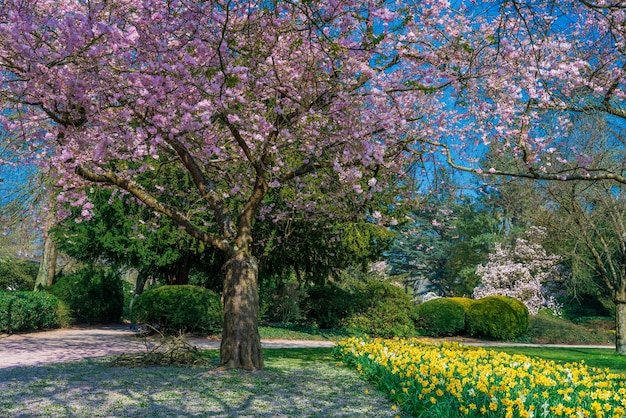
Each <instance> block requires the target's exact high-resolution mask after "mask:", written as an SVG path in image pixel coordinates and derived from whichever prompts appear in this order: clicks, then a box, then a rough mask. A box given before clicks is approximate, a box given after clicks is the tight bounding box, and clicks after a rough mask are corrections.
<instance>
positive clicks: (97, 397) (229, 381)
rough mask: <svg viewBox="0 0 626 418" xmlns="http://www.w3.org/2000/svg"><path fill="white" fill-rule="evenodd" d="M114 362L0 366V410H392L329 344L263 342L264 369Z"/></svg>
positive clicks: (246, 413)
mask: <svg viewBox="0 0 626 418" xmlns="http://www.w3.org/2000/svg"><path fill="white" fill-rule="evenodd" d="M206 355H207V356H209V357H210V358H211V359H212V360H213V366H211V367H200V368H173V367H145V368H143V367H142V368H126V367H111V359H110V358H98V359H91V360H86V361H81V362H75V363H63V364H56V365H47V366H42V367H21V368H14V369H5V370H0V393H1V394H2V395H1V397H0V416H2V417H17V416H19V417H36V416H46V417H65V416H73V417H93V416H124V417H146V416H150V417H173V416H212V417H252V416H254V417H263V416H267V417H335V416H336V417H362V416H377V417H385V416H389V417H394V416H396V415H397V412H396V411H394V410H393V409H392V403H391V401H389V400H388V399H387V398H385V396H384V394H382V393H381V392H380V391H378V390H377V389H375V388H374V387H373V386H372V385H371V384H368V383H366V382H364V381H363V380H361V379H359V377H358V375H357V374H356V373H354V372H353V371H350V370H347V369H345V368H341V367H337V365H336V362H335V360H333V357H332V355H331V349H325V348H311V349H266V350H264V356H265V370H263V371H260V372H245V371H241V370H226V371H220V370H218V369H217V361H218V356H219V353H218V351H217V350H209V351H206Z"/></svg>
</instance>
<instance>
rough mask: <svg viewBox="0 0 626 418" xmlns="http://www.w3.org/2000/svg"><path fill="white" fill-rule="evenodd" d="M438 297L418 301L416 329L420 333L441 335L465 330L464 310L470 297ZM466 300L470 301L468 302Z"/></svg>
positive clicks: (455, 333) (434, 335)
mask: <svg viewBox="0 0 626 418" xmlns="http://www.w3.org/2000/svg"><path fill="white" fill-rule="evenodd" d="M459 299H464V298H438V299H432V300H429V301H428V302H423V303H420V304H419V305H417V306H416V307H415V311H416V314H417V329H418V331H419V332H420V334H422V335H428V336H431V337H442V336H450V335H459V334H462V333H463V331H465V311H466V306H467V307H468V308H469V306H470V305H471V302H472V300H471V299H464V301H463V302H461V301H459ZM466 301H470V302H469V303H468V302H466Z"/></svg>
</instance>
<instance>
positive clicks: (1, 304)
mask: <svg viewBox="0 0 626 418" xmlns="http://www.w3.org/2000/svg"><path fill="white" fill-rule="evenodd" d="M69 322H70V318H69V309H68V308H67V306H66V305H65V304H64V303H63V302H62V301H60V300H59V299H58V298H56V297H55V296H53V295H50V294H48V293H45V292H32V291H31V292H0V332H6V333H12V332H16V331H34V330H38V329H50V328H59V327H65V326H68V325H69Z"/></svg>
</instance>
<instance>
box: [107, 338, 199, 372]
mask: <svg viewBox="0 0 626 418" xmlns="http://www.w3.org/2000/svg"><path fill="white" fill-rule="evenodd" d="M145 338H146V339H145V345H146V351H145V352H141V353H123V354H120V355H119V356H117V357H115V358H114V359H113V365H114V366H118V367H147V366H175V367H193V366H209V365H210V363H211V361H210V359H208V358H206V357H204V356H203V355H202V351H201V350H199V349H198V348H197V347H195V346H193V345H191V344H189V343H188V342H187V341H186V340H185V335H184V334H182V333H181V334H179V335H177V336H169V337H168V336H165V335H163V334H161V339H160V341H159V342H158V343H154V342H151V341H148V339H147V337H145Z"/></svg>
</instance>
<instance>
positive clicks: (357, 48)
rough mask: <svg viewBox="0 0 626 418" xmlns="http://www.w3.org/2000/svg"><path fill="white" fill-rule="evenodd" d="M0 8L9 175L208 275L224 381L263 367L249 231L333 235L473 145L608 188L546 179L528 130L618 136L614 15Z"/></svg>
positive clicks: (44, 3)
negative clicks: (32, 169)
mask: <svg viewBox="0 0 626 418" xmlns="http://www.w3.org/2000/svg"><path fill="white" fill-rule="evenodd" d="M0 5H1V6H2V7H1V8H0V74H1V76H0V77H1V78H0V100H2V102H3V104H4V107H6V108H8V109H10V112H11V116H12V118H11V119H8V118H6V115H7V113H6V112H5V113H2V118H4V119H5V120H4V128H5V130H6V132H7V136H6V143H7V144H9V145H10V144H15V146H16V147H18V146H19V147H21V148H20V149H22V148H23V147H24V146H25V145H26V149H28V151H29V154H30V155H29V157H28V161H38V162H39V164H40V165H41V166H42V168H44V169H45V170H47V171H48V170H49V171H50V172H53V173H54V176H55V182H56V183H55V185H56V187H57V188H58V189H59V194H58V198H57V199H58V201H59V202H61V203H64V202H70V204H72V205H74V206H76V207H80V208H81V213H82V215H83V217H84V218H89V216H90V210H91V209H92V203H90V202H89V201H88V199H87V198H86V196H85V193H84V192H83V190H84V189H85V187H87V186H88V185H89V184H90V183H94V182H95V183H100V184H103V185H108V186H110V187H115V188H119V189H122V190H123V191H124V192H125V193H129V194H130V195H132V196H133V197H134V198H136V199H137V200H138V201H140V202H142V204H145V205H147V206H148V207H150V208H152V209H153V210H155V211H157V212H159V213H160V214H161V215H162V216H168V217H169V218H171V219H172V220H173V221H174V222H175V223H177V224H178V225H180V227H181V228H184V230H185V231H186V232H187V233H188V234H190V235H191V236H193V237H194V238H196V239H198V240H200V241H202V242H204V243H206V244H208V245H211V246H213V247H215V248H216V249H218V250H220V251H222V252H223V253H224V254H225V255H226V258H227V259H228V262H227V263H226V264H225V266H224V290H223V295H224V304H225V306H224V313H225V315H224V316H225V318H224V327H223V338H222V345H221V363H222V365H223V366H225V367H241V368H246V369H260V368H262V367H263V361H262V356H261V346H260V339H259V335H258V326H257V317H258V291H257V272H258V266H257V261H256V259H255V258H254V257H253V256H252V254H251V251H250V248H251V245H252V243H253V241H254V239H255V237H254V236H253V234H252V224H253V222H254V219H255V217H256V216H261V217H265V218H268V217H271V218H273V219H277V220H284V219H288V218H289V216H291V214H293V213H294V212H298V213H300V214H304V215H307V214H312V213H316V214H318V216H319V215H320V214H325V215H326V216H328V217H330V216H333V217H341V216H342V215H343V214H345V213H347V212H348V211H349V210H350V208H352V207H355V205H354V203H355V202H357V203H358V205H356V206H358V207H362V208H363V207H365V208H366V207H367V205H366V204H364V203H366V202H368V201H371V200H374V199H375V198H376V196H377V194H378V193H380V192H382V191H383V190H389V189H390V188H391V187H393V186H394V185H396V184H398V178H400V179H402V176H404V175H405V170H406V168H407V167H408V166H409V165H408V164H409V161H408V160H409V158H412V159H420V160H421V161H429V160H436V159H437V158H436V154H435V153H436V152H438V151H441V150H443V151H444V153H445V155H444V156H445V157H447V158H449V159H450V162H451V163H452V164H456V165H459V160H458V158H464V157H468V156H469V157H471V158H473V157H475V155H468V154H467V153H465V152H464V151H462V150H461V149H463V150H475V147H474V146H475V145H479V146H480V145H481V144H485V143H489V142H492V143H495V144H498V148H499V149H500V152H502V153H507V154H512V155H513V157H514V158H516V161H519V163H520V165H519V167H520V172H525V173H526V175H528V176H531V177H533V178H537V177H545V178H564V177H567V178H588V177H595V178H614V179H616V180H618V181H625V180H624V179H623V178H622V177H620V176H621V174H619V173H615V172H613V171H609V170H605V169H601V170H597V171H590V170H587V169H585V167H584V166H583V165H575V166H573V167H572V168H571V169H569V171H567V172H553V171H551V169H550V163H551V161H552V160H556V159H559V158H563V157H561V155H560V153H559V150H558V144H557V143H556V142H555V140H554V138H546V137H545V136H544V135H543V133H542V129H541V124H542V122H543V121H544V120H545V118H546V117H548V116H546V115H550V117H552V118H553V120H558V121H560V122H562V123H563V124H566V123H567V112H577V111H589V109H591V108H594V109H597V110H601V111H604V112H607V113H610V114H616V115H617V116H620V108H619V102H620V100H622V99H623V95H624V93H623V92H622V89H621V85H622V84H621V83H622V80H623V79H624V77H623V76H624V70H623V62H624V60H623V59H622V52H621V51H622V47H623V36H622V33H621V32H620V28H621V22H623V14H624V13H623V9H621V8H610V7H607V8H604V7H592V6H594V5H593V4H591V5H590V4H589V2H584V3H583V2H579V1H575V0H570V1H565V2H559V3H556V2H554V3H551V2H547V3H546V2H532V1H531V2H525V3H524V4H520V3H519V2H509V1H494V2H477V3H475V4H474V3H473V2H467V3H464V2H462V3H461V4H460V6H459V7H457V8H454V7H452V6H451V5H450V3H449V2H448V1H447V0H426V1H423V2H419V3H406V4H405V3H403V2H394V1H391V0H389V1H355V0H331V1H319V0H307V1H298V0H289V1H287V0H285V1H274V2H250V1H242V0H142V1H131V0H107V1H101V2H96V1H91V0H40V1H37V2H33V1H25V0H4V1H2V2H0ZM16 116H17V117H16ZM465 162H467V163H468V164H469V165H468V166H466V167H465V168H467V169H468V170H470V171H474V172H479V170H480V169H478V168H476V167H474V166H472V165H471V161H470V160H465ZM168 165H177V166H180V168H181V169H182V171H181V172H182V173H184V174H183V175H184V176H186V177H187V178H188V179H189V180H191V182H192V183H193V185H194V187H193V188H192V189H190V190H189V191H188V194H187V195H186V196H185V200H186V204H187V206H185V208H184V210H183V209H182V208H181V207H180V206H177V205H176V201H177V200H176V199H175V198H174V197H175V196H173V195H172V193H171V190H169V185H168V183H167V182H166V181H164V179H163V178H162V177H161V176H160V175H159V174H160V173H161V172H162V171H163V170H165V167H167V166H168ZM47 171H46V172H47ZM486 171H492V172H493V173H494V174H501V173H502V171H500V170H498V169H497V167H491V168H489V169H487V170H486ZM147 180H149V181H147ZM285 185H289V186H290V188H291V189H292V190H296V191H297V193H295V194H294V195H292V196H290V199H289V202H290V207H289V208H288V209H287V210H285V209H278V208H275V207H273V206H272V205H271V203H269V202H268V201H267V200H266V199H265V198H266V196H267V193H268V190H269V189H270V188H275V189H279V190H281V189H282V188H283V187H285ZM190 203H192V204H191V205H190ZM398 203H402V199H398ZM372 215H373V214H372ZM376 215H377V216H376V219H377V221H379V222H381V223H384V222H393V219H390V218H387V219H385V216H384V214H381V213H376Z"/></svg>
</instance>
